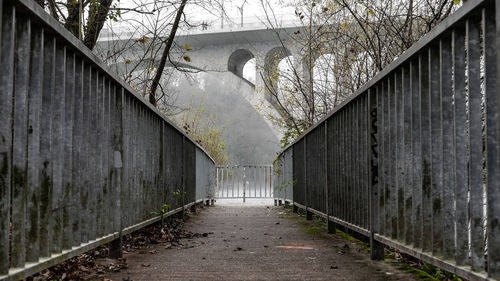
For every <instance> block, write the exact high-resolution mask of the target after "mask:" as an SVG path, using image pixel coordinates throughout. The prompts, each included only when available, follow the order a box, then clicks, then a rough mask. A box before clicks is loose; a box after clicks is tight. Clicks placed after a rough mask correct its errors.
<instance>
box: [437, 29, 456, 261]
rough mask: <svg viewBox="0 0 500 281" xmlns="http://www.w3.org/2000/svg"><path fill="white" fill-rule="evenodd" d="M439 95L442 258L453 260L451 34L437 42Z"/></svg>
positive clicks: (453, 184) (453, 178)
mask: <svg viewBox="0 0 500 281" xmlns="http://www.w3.org/2000/svg"><path fill="white" fill-rule="evenodd" d="M439 46H440V60H439V62H440V72H441V75H440V79H441V81H440V87H441V88H440V95H441V107H442V113H441V114H442V115H441V119H442V145H443V148H442V164H441V165H442V167H441V169H442V173H443V179H442V183H443V185H442V189H443V199H442V204H441V206H442V211H441V212H442V220H443V257H444V258H445V259H453V258H454V256H455V224H454V221H455V210H454V207H455V202H454V201H455V198H454V196H455V194H454V189H455V173H454V169H453V167H454V158H453V155H455V149H454V146H453V144H454V141H453V140H454V138H453V133H454V126H455V124H454V122H453V121H454V119H453V104H452V100H453V91H452V86H453V85H452V56H451V37H449V36H447V37H445V38H443V39H442V40H441V41H440V44H439Z"/></svg>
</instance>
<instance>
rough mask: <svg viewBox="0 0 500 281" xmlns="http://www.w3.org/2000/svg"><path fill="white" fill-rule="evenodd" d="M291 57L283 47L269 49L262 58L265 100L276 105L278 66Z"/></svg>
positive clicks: (288, 51)
mask: <svg viewBox="0 0 500 281" xmlns="http://www.w3.org/2000/svg"><path fill="white" fill-rule="evenodd" d="M288 56H292V52H290V50H289V49H287V48H285V47H274V48H272V49H270V50H269V51H268V52H267V53H266V56H265V58H264V73H263V77H264V84H265V90H264V91H265V98H266V99H267V100H268V101H269V102H270V103H271V104H276V97H275V95H276V94H277V92H278V83H277V81H278V80H279V75H280V73H279V67H278V66H279V64H280V62H281V61H282V60H283V59H284V58H286V57H288Z"/></svg>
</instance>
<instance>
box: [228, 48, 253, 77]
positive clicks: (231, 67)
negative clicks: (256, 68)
mask: <svg viewBox="0 0 500 281" xmlns="http://www.w3.org/2000/svg"><path fill="white" fill-rule="evenodd" d="M253 58H255V56H254V55H253V53H252V52H250V51H249V50H247V49H238V50H236V51H234V52H233V53H232V54H231V55H230V56H229V59H228V61H227V70H228V71H230V72H232V73H234V74H236V76H238V77H240V78H244V77H243V68H244V67H245V64H246V63H247V62H248V61H250V60H251V59H253Z"/></svg>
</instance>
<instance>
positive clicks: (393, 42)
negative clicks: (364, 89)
mask: <svg viewBox="0 0 500 281" xmlns="http://www.w3.org/2000/svg"><path fill="white" fill-rule="evenodd" d="M261 1H262V5H263V7H265V8H266V9H265V10H266V11H267V12H266V15H267V16H266V21H267V23H268V24H269V25H270V27H271V28H273V29H275V30H277V29H279V28H280V26H279V25H278V24H277V21H276V20H275V18H274V13H273V11H272V9H271V8H270V7H271V6H270V5H269V2H268V1H267V0H261ZM289 5H292V6H294V7H295V8H296V12H295V14H296V16H297V18H298V20H299V21H300V23H301V25H302V27H301V28H300V29H299V30H298V31H296V32H295V34H293V36H292V42H286V44H288V45H290V44H292V45H294V46H295V49H297V50H298V54H299V56H300V58H293V59H291V58H290V57H289V58H287V59H286V60H287V62H288V63H287V67H288V69H289V71H280V70H279V69H275V70H271V71H269V70H268V71H267V72H263V73H265V75H264V76H265V77H263V78H264V79H263V80H264V81H265V82H266V88H267V89H268V91H267V92H268V93H269V94H270V95H272V99H274V100H275V101H276V104H277V105H278V107H279V109H278V110H279V111H280V112H282V113H284V114H281V116H282V118H281V119H276V117H274V116H268V118H270V119H272V121H273V122H274V123H275V124H276V125H278V126H279V127H281V128H282V129H284V131H285V137H284V139H283V140H282V144H283V145H287V144H288V143H289V142H290V141H291V140H293V139H294V138H295V137H296V136H298V135H300V134H301V133H302V132H303V131H304V130H306V129H307V128H309V127H310V126H312V125H313V124H314V123H315V122H317V121H318V120H319V119H321V118H322V117H323V116H325V115H326V114H327V113H328V112H329V111H331V109H332V108H333V107H335V106H337V105H338V104H339V103H341V102H342V101H343V100H344V99H345V98H346V97H348V96H349V95H351V94H352V93H354V92H355V90H356V89H358V88H359V87H361V86H362V85H363V84H364V83H366V82H367V81H369V79H371V78H372V77H373V76H375V75H376V74H377V73H378V72H379V71H381V70H382V69H383V68H384V67H385V66H387V65H388V64H389V63H391V62H392V61H393V60H394V59H395V58H397V57H398V56H399V55H400V54H401V53H402V52H403V51H404V50H406V49H407V48H408V47H410V46H411V45H412V44H413V43H415V42H416V41H417V40H418V39H420V38H421V37H422V36H423V35H424V34H425V33H427V32H428V31H429V30H430V29H431V28H432V27H434V26H435V25H436V24H438V23H439V22H441V21H442V20H443V19H444V18H446V17H447V16H448V15H450V14H451V13H452V12H453V11H454V10H455V9H456V7H457V5H456V3H455V1H452V0H436V1H426V0H411V1H398V0H384V1H379V0H367V1H357V0H312V1H309V0H307V1H306V0H296V1H292V2H290V3H289ZM276 35H277V36H278V37H279V32H276ZM278 39H279V41H280V42H281V43H282V44H283V46H285V42H282V39H281V38H278ZM294 61H295V63H294ZM297 62H299V63H297Z"/></svg>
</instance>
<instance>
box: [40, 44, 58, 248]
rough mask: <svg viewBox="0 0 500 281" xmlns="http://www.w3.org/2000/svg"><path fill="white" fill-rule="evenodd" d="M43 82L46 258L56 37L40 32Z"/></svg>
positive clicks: (43, 233)
mask: <svg viewBox="0 0 500 281" xmlns="http://www.w3.org/2000/svg"><path fill="white" fill-rule="evenodd" d="M43 51H44V55H43V85H42V87H43V88H42V112H41V116H43V117H44V118H41V135H40V163H41V167H40V172H41V184H40V230H39V231H40V256H41V257H48V256H50V253H51V249H52V246H51V243H52V226H51V223H52V220H51V217H52V188H53V186H52V184H53V177H52V166H53V163H52V156H51V147H52V144H51V132H52V118H51V114H52V95H53V93H54V86H55V60H56V59H55V56H56V39H55V38H54V37H52V36H50V35H44V46H43Z"/></svg>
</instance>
